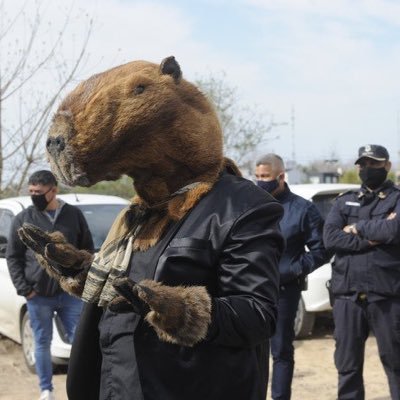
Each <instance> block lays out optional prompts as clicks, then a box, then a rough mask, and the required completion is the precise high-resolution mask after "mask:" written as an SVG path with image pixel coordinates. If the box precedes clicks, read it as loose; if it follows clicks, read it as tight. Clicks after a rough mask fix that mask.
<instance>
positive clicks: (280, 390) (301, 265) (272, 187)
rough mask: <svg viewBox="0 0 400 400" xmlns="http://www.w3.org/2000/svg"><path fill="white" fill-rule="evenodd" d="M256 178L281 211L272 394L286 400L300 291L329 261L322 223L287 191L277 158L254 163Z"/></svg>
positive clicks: (314, 210)
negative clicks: (282, 243) (282, 248)
mask: <svg viewBox="0 0 400 400" xmlns="http://www.w3.org/2000/svg"><path fill="white" fill-rule="evenodd" d="M255 176H256V179H257V185H258V186H259V187H261V188H262V189H264V190H265V191H267V192H269V193H271V194H272V195H273V196H274V197H275V198H276V199H277V200H278V201H279V202H280V203H281V204H282V206H283V209H284V215H283V218H282V220H281V222H280V224H279V226H280V228H281V231H282V234H283V237H284V238H285V240H286V249H285V251H284V252H283V254H282V258H281V260H280V263H279V278H280V293H279V302H278V319H277V324H276V332H275V335H274V336H273V337H272V339H271V353H272V357H273V370H272V385H271V391H272V398H273V399H274V400H278V399H279V400H288V399H290V397H291V384H292V379H293V369H294V348H293V340H294V336H295V335H294V320H295V317H296V311H297V307H298V304H299V300H300V295H301V291H302V290H303V289H304V288H305V278H306V276H307V275H308V274H309V273H311V272H312V271H314V270H315V269H316V268H318V267H320V266H321V265H323V264H324V263H325V262H327V261H328V255H327V252H326V251H325V248H324V245H323V242H322V226H323V220H322V217H321V215H320V213H319V211H318V210H317V208H316V206H315V205H314V204H313V203H311V202H310V201H308V200H306V199H303V198H302V197H300V196H298V195H296V194H294V193H292V192H291V191H290V189H289V186H288V185H287V183H286V182H285V166H284V162H283V160H282V158H281V157H280V156H278V155H276V154H267V155H265V156H263V157H261V158H260V159H259V160H258V161H257V163H256V172H255ZM306 246H307V248H308V250H306Z"/></svg>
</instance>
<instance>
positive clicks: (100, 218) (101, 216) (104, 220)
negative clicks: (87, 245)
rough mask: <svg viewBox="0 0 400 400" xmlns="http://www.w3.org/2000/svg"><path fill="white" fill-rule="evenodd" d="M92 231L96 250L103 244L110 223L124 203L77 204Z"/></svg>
mask: <svg viewBox="0 0 400 400" xmlns="http://www.w3.org/2000/svg"><path fill="white" fill-rule="evenodd" d="M77 207H78V208H79V209H80V210H81V211H82V212H83V215H84V216H85V218H86V221H87V223H88V225H89V229H90V232H91V233H92V237H93V243H94V248H95V250H96V251H98V250H99V249H100V247H101V245H102V244H103V242H104V240H105V238H106V236H107V233H108V231H109V230H110V228H111V225H112V223H113V222H114V220H115V218H116V217H117V215H118V214H119V212H120V211H121V210H122V209H123V208H124V207H126V205H125V204H78V205H77Z"/></svg>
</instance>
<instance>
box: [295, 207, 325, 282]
mask: <svg viewBox="0 0 400 400" xmlns="http://www.w3.org/2000/svg"><path fill="white" fill-rule="evenodd" d="M323 226H324V221H323V219H322V217H321V214H320V213H319V211H318V209H317V207H316V206H315V205H314V204H312V203H310V204H309V205H308V207H307V209H306V210H305V214H304V219H303V227H302V230H303V233H304V244H305V245H306V246H307V248H308V251H307V250H306V249H304V252H303V253H302V254H301V255H300V257H299V259H298V260H296V261H295V262H294V264H298V265H297V266H294V270H297V271H299V272H300V275H303V276H305V275H308V274H309V273H311V272H312V271H314V270H315V269H317V268H318V267H320V266H321V265H323V264H325V263H326V262H328V261H329V255H328V252H327V251H326V249H325V247H324V242H323V239H322V229H323Z"/></svg>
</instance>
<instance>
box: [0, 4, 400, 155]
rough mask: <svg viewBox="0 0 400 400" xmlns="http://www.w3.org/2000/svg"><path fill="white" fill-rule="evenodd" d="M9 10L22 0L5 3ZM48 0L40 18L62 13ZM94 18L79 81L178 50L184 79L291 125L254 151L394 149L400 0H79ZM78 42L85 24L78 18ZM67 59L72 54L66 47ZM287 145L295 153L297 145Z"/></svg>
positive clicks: (398, 143)
mask: <svg viewBox="0 0 400 400" xmlns="http://www.w3.org/2000/svg"><path fill="white" fill-rule="evenodd" d="M5 1H6V3H7V5H8V6H9V7H12V4H14V3H18V1H20V0H18V1H17V0H5ZM65 3H68V2H65V1H63V2H61V1H59V0H54V1H51V2H50V1H48V2H47V6H46V13H47V14H48V15H52V16H54V20H55V21H57V20H58V19H60V18H62V13H60V8H61V7H60V5H61V4H65ZM74 4H75V8H76V9H79V8H82V9H84V10H86V11H88V12H89V13H90V14H92V15H93V17H94V20H95V27H94V31H93V34H92V38H91V40H90V43H89V52H90V59H89V62H88V63H87V64H86V67H85V70H84V71H83V72H82V76H81V78H86V77H87V76H89V75H91V74H92V73H95V72H98V71H101V70H103V69H105V68H109V67H111V66H113V65H116V64H119V63H122V62H126V61H129V60H133V59H147V60H150V61H155V62H159V61H161V59H162V58H164V57H165V56H169V55H175V57H176V58H177V60H178V61H179V62H180V64H181V67H182V70H183V72H184V75H185V77H186V78H188V79H195V78H196V77H199V76H207V75H208V74H210V73H213V74H219V73H221V71H224V72H226V76H227V80H228V82H229V83H230V84H231V85H233V86H236V87H237V89H238V92H239V94H240V96H241V98H242V101H243V104H247V105H254V104H257V105H258V107H259V109H260V110H265V114H266V116H267V117H266V118H267V120H268V113H269V115H273V116H274V120H275V121H276V122H290V117H291V108H292V106H293V107H294V109H295V125H294V134H295V135H294V137H295V141H294V142H293V140H292V134H291V126H290V124H289V125H287V126H281V127H279V128H276V130H275V132H274V133H273V135H274V136H275V135H279V136H280V137H279V139H277V140H274V141H272V142H270V143H268V142H267V144H266V145H264V146H263V147H262V148H260V149H258V153H259V154H261V153H263V152H265V151H275V152H277V153H279V154H281V155H282V156H283V157H284V158H285V159H289V158H290V157H291V155H292V153H293V151H294V150H295V156H296V160H297V161H298V162H300V163H307V162H310V161H312V160H317V159H327V158H331V157H332V156H335V157H339V158H340V159H341V160H342V161H344V162H351V161H352V160H354V158H355V157H356V152H357V149H358V147H359V146H360V145H363V144H367V143H380V144H383V145H385V146H386V147H387V148H388V150H389V152H390V153H391V156H392V159H393V160H394V161H396V162H397V160H398V158H399V150H400V133H399V132H400V127H399V123H398V119H399V118H400V82H399V71H400V2H399V1H395V0H393V1H391V0H326V1H318V0H279V1H278V0H229V1H228V0H227V1H225V0H212V1H211V0H197V1H194V0H167V1H162V0H153V1H136V0H86V1H84V0H75V1H74ZM74 23H75V24H76V26H75V28H74V29H75V32H76V34H75V36H77V37H79V34H80V32H81V31H82V27H81V26H79V23H80V22H79V21H78V20H77V21H76V22H74ZM63 51H65V52H66V54H68V52H71V53H72V52H73V51H74V48H73V47H71V48H68V46H64V50H63ZM293 144H294V147H293Z"/></svg>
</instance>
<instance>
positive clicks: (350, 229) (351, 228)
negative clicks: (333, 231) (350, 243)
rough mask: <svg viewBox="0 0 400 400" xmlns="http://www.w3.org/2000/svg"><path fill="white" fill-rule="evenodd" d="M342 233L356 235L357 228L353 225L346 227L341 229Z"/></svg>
mask: <svg viewBox="0 0 400 400" xmlns="http://www.w3.org/2000/svg"><path fill="white" fill-rule="evenodd" d="M343 231H344V232H346V233H351V234H353V235H358V232H357V228H356V225H355V224H350V225H346V226H345V227H344V228H343Z"/></svg>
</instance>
